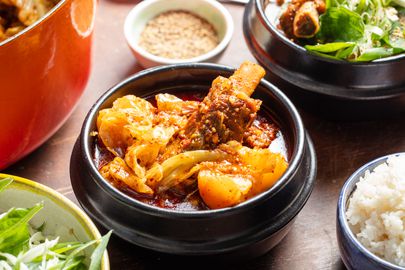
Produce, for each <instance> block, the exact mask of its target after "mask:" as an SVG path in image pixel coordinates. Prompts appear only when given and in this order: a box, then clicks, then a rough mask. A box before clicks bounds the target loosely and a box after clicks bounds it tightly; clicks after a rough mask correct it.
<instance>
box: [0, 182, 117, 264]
mask: <svg viewBox="0 0 405 270" xmlns="http://www.w3.org/2000/svg"><path fill="white" fill-rule="evenodd" d="M6 177H12V178H13V179H14V181H13V183H11V185H9V186H8V187H7V188H6V189H5V190H4V191H3V192H1V193H0V213H3V212H5V211H7V210H9V209H10V208H11V207H24V208H26V207H32V206H34V205H35V204H36V203H39V202H43V203H44V208H43V209H41V211H39V212H38V213H37V214H36V215H35V217H34V218H33V219H32V220H31V222H30V223H31V224H32V225H33V226H34V227H39V226H41V225H42V224H43V223H44V222H45V224H46V226H45V228H44V235H50V236H59V237H60V241H61V242H66V241H81V242H85V241H89V240H93V239H99V238H100V237H101V235H100V232H99V231H98V229H97V228H96V226H95V225H94V223H93V222H92V221H91V220H90V218H89V217H88V216H87V215H86V214H85V213H84V212H83V211H82V210H81V209H80V208H79V207H78V206H77V205H75V204H74V203H73V202H71V201H70V200H68V199H67V198H66V197H65V196H63V195H62V194H60V193H59V192H57V191H55V190H53V189H51V188H49V187H46V186H44V185H42V184H39V183H36V182H34V181H31V180H28V179H25V178H21V177H18V176H13V175H7V174H0V179H1V178H6ZM92 251H93V250H92V248H89V249H87V250H86V252H87V253H86V252H85V255H86V257H87V258H89V256H90V254H91V252H92ZM109 269H110V263H109V260H108V253H107V251H106V252H105V253H104V257H103V260H102V263H101V270H109Z"/></svg>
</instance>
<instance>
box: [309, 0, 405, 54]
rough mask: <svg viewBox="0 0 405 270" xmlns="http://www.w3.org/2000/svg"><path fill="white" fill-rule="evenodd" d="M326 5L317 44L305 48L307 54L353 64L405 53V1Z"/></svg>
mask: <svg viewBox="0 0 405 270" xmlns="http://www.w3.org/2000/svg"><path fill="white" fill-rule="evenodd" d="M325 5H326V12H325V13H324V14H322V15H320V17H319V22H320V30H319V32H318V33H317V34H316V37H315V42H317V43H318V44H315V45H312V44H311V45H306V46H305V48H306V49H307V50H308V51H311V52H313V53H314V54H317V55H321V56H323V57H327V58H331V59H337V60H348V61H353V62H364V61H373V60H376V59H380V58H384V57H388V56H391V55H395V54H399V53H404V52H405V0H325ZM310 42H313V40H312V41H310Z"/></svg>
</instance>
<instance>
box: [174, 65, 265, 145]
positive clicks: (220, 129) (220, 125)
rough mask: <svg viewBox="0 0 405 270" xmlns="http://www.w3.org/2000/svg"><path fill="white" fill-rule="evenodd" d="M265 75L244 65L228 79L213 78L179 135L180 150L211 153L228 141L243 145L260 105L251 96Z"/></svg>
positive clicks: (257, 66)
mask: <svg viewBox="0 0 405 270" xmlns="http://www.w3.org/2000/svg"><path fill="white" fill-rule="evenodd" d="M264 74H265V71H264V69H263V68H262V67H260V66H259V65H257V64H253V63H250V62H245V63H243V64H242V65H241V67H240V68H239V69H238V70H237V71H236V72H235V73H234V74H233V75H232V76H231V77H230V78H229V79H227V78H224V77H218V78H216V79H215V80H214V81H213V83H212V87H211V89H210V92H209V93H208V95H207V96H206V97H205V98H204V100H203V101H202V102H201V103H200V106H199V109H198V110H197V111H196V112H195V113H194V114H193V115H192V116H191V117H190V118H189V120H188V123H187V126H186V128H185V129H184V131H183V132H182V133H180V136H181V137H182V139H183V140H182V142H181V144H182V149H184V150H194V149H214V148H215V147H216V146H217V145H219V144H221V143H226V142H228V141H231V140H236V141H238V142H242V140H243V135H244V131H245V130H246V129H247V128H249V127H250V125H251V124H252V122H253V120H254V119H255V117H256V112H257V111H258V110H259V108H260V104H261V101H259V100H255V99H252V98H250V95H251V94H252V93H253V91H254V89H255V88H256V86H257V85H258V84H259V82H260V80H261V78H263V76H264Z"/></svg>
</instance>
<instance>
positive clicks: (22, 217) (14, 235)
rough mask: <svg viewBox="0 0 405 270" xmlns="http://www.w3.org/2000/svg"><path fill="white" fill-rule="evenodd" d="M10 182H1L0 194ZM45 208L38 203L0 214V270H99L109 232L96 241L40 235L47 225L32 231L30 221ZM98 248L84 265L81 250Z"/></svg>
mask: <svg viewBox="0 0 405 270" xmlns="http://www.w3.org/2000/svg"><path fill="white" fill-rule="evenodd" d="M12 181H13V179H11V178H4V179H1V180H0V192H1V191H3V190H4V189H5V188H6V187H7V186H8V185H9V184H11V182H12ZM43 207H44V204H43V203H38V204H36V205H34V206H33V207H32V208H11V209H9V210H8V211H7V212H5V213H2V214H0V270H33V269H35V270H77V269H80V270H81V269H89V270H99V269H100V267H101V260H102V257H103V254H104V251H105V249H106V247H107V243H108V240H109V238H110V236H111V231H110V232H109V233H107V234H106V235H105V236H103V237H102V238H101V239H99V240H92V241H89V242H86V243H82V242H64V243H60V242H59V237H55V238H52V239H50V238H48V237H46V236H44V235H43V234H42V230H43V228H44V226H46V224H43V225H42V226H40V227H39V228H33V227H32V226H31V225H30V224H29V221H30V220H31V219H32V218H33V217H34V216H35V214H36V213H38V212H39V211H40V210H41V209H42V208H43ZM93 245H97V247H96V248H95V249H94V251H93V253H92V255H91V257H90V265H89V266H87V265H86V264H85V259H86V258H85V256H84V255H83V250H85V249H86V248H88V247H90V246H93Z"/></svg>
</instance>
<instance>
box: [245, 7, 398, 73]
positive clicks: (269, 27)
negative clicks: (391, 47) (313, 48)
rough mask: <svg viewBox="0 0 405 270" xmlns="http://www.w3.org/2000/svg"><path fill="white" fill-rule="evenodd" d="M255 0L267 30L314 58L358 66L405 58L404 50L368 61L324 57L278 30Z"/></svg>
mask: <svg viewBox="0 0 405 270" xmlns="http://www.w3.org/2000/svg"><path fill="white" fill-rule="evenodd" d="M251 1H254V2H255V6H256V9H257V10H258V11H259V13H260V17H259V19H261V18H263V19H264V22H265V24H264V25H265V26H266V28H267V30H269V31H270V32H271V33H272V34H273V35H276V36H277V37H278V38H279V39H280V40H281V41H282V42H283V43H285V44H287V45H288V46H289V47H291V48H293V49H294V50H296V51H299V52H300V53H307V54H309V55H311V56H312V57H314V58H317V59H319V60H323V61H325V62H330V63H335V64H341V65H348V66H351V65H358V66H370V65H378V63H381V62H384V63H385V62H395V61H397V60H399V59H403V58H405V52H402V53H400V54H397V55H393V56H389V57H384V58H380V59H377V60H373V61H367V62H350V61H345V60H337V59H332V58H327V57H322V56H320V55H317V54H314V53H311V52H309V51H308V50H306V49H305V48H304V47H302V46H300V45H298V44H296V43H294V42H293V41H291V40H290V39H288V38H287V37H286V36H285V35H284V34H283V33H282V32H281V30H278V29H277V28H276V26H275V25H274V24H273V23H271V22H270V20H269V19H268V18H267V16H266V14H264V7H263V5H262V1H263V0H251Z"/></svg>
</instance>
